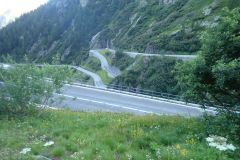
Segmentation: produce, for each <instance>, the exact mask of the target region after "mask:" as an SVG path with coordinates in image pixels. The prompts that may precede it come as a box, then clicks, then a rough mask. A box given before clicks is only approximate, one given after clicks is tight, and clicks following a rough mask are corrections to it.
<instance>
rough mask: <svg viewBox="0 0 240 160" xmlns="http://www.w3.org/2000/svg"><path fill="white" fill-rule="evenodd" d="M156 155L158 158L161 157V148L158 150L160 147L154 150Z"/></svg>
mask: <svg viewBox="0 0 240 160" xmlns="http://www.w3.org/2000/svg"><path fill="white" fill-rule="evenodd" d="M156 156H157V158H158V159H161V150H160V148H158V149H157V150H156Z"/></svg>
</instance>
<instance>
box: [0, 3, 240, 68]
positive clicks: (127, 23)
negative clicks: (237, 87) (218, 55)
mask: <svg viewBox="0 0 240 160" xmlns="http://www.w3.org/2000/svg"><path fill="white" fill-rule="evenodd" d="M147 2H148V4H147V5H146V6H144V7H141V6H140V1H135V0H134V1H133V0H124V1H123V0H102V1H99V0H98V1H94V0H89V1H88V4H87V6H86V7H85V8H82V7H81V5H80V1H79V0H71V1H63V0H52V1H50V2H49V3H48V4H46V5H44V6H42V7H40V8H38V9H36V10H34V11H32V12H30V13H29V14H25V15H23V16H21V17H20V18H19V19H17V20H16V21H15V22H13V23H11V24H10V25H8V26H7V27H5V28H3V29H1V30H0V53H1V54H4V55H6V54H11V55H12V56H13V57H14V58H15V59H16V60H17V61H21V60H22V58H23V54H26V53H27V54H28V56H29V57H30V59H31V60H34V61H38V62H49V63H50V62H51V60H52V57H53V56H54V55H57V54H58V55H59V56H60V57H61V63H68V64H72V63H74V64H77V65H78V64H80V63H81V62H84V61H85V60H86V59H87V57H88V50H89V42H90V41H91V39H92V37H93V36H94V35H96V34H97V33H100V34H99V39H98V42H99V45H100V46H99V47H100V48H106V47H107V42H110V41H111V42H113V44H114V46H115V47H116V48H119V49H125V50H135V51H140V52H144V51H145V50H146V48H147V46H149V45H151V46H152V47H153V48H154V52H155V53H159V51H162V52H163V53H165V52H171V53H172V52H174V53H176V54H181V52H184V53H190V54H194V53H195V52H196V51H198V50H199V49H200V47H201V43H200V40H199V35H201V33H202V31H204V30H205V29H206V28H207V27H204V26H202V24H203V23H205V22H209V23H215V20H214V19H215V18H216V17H217V16H218V15H219V14H220V13H221V9H222V8H223V7H229V8H231V9H232V8H236V7H238V6H239V5H240V3H239V1H238V0H218V1H217V3H214V5H211V4H212V3H213V2H215V1H214V0H198V1H196V0H178V1H176V3H174V4H169V5H164V4H163V3H159V2H160V1H159V0H152V1H147ZM210 6H214V7H210ZM206 7H210V8H211V13H210V15H207V16H205V15H204V14H203V10H204V9H206ZM29 24H31V25H29Z"/></svg>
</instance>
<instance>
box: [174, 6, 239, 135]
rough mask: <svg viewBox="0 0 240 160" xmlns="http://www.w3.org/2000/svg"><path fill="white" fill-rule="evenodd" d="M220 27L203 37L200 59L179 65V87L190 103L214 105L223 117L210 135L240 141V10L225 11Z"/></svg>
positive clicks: (212, 128)
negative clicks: (219, 135) (220, 135)
mask: <svg viewBox="0 0 240 160" xmlns="http://www.w3.org/2000/svg"><path fill="white" fill-rule="evenodd" d="M222 14H223V15H222V17H221V18H220V20H219V22H218V23H219V25H218V26H216V27H214V28H211V29H209V30H208V31H207V32H206V33H205V34H203V36H202V43H203V46H202V49H201V52H200V56H199V57H198V58H197V59H196V60H194V61H192V62H187V63H184V64H182V65H177V67H176V68H177V69H176V70H177V80H178V85H179V88H181V91H182V93H183V94H184V96H185V97H186V99H187V100H190V101H194V102H199V103H201V104H202V105H203V106H205V105H210V106H215V107H217V108H218V109H219V112H220V114H219V115H217V116H216V117H214V118H212V119H210V121H208V122H210V124H212V125H210V126H211V127H209V130H210V132H211V133H212V130H214V131H215V132H216V133H219V134H220V133H221V134H223V135H227V136H230V137H231V138H232V139H234V140H239V139H240V137H239V128H240V126H239V117H240V115H239V113H236V112H235V110H239V109H240V108H239V107H240V54H239V50H240V35H239V33H240V25H239V24H240V9H234V10H232V11H229V10H227V9H225V10H223V13H222Z"/></svg>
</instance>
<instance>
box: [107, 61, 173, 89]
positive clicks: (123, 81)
mask: <svg viewBox="0 0 240 160" xmlns="http://www.w3.org/2000/svg"><path fill="white" fill-rule="evenodd" d="M122 63H123V62H122ZM176 63H177V60H175V59H174V58H168V57H159V58H156V57H154V58H153V57H138V60H136V62H135V63H134V64H133V66H131V67H130V68H129V69H128V70H125V71H124V72H123V74H122V75H120V76H119V77H117V78H116V79H114V80H113V82H112V83H113V84H118V85H123V86H129V87H133V88H138V87H139V88H142V89H149V90H152V91H157V92H164V93H172V94H177V92H178V89H177V88H176V84H177V81H176V79H175V78H174V77H175V75H174V72H173V71H174V67H175V65H176Z"/></svg>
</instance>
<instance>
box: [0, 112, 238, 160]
mask: <svg viewBox="0 0 240 160" xmlns="http://www.w3.org/2000/svg"><path fill="white" fill-rule="evenodd" d="M205 138H206V135H205V132H204V125H203V122H202V121H201V120H200V119H195V118H184V117H180V116H155V115H146V116H134V115H130V114H115V113H85V112H70V111H46V112H44V113H43V114H42V115H41V116H40V117H39V116H37V115H32V116H27V117H24V116H23V117H21V118H19V117H18V118H9V117H1V118H0V157H1V158H0V159H1V160H5V159H6V160H9V159H13V160H15V159H19V160H25V159H26V160H28V159H43V158H44V157H47V158H50V159H54V160H59V159H64V160H65V159H66V160H68V159H69V160H73V159H79V160H81V159H85V160H101V159H102V160H160V159H162V160H215V159H216V160H217V159H219V160H230V159H236V157H238V156H239V154H238V153H237V152H238V151H239V149H237V150H235V151H219V150H217V149H215V148H212V147H209V146H208V144H207V143H206V140H205ZM48 142H54V144H51V145H49V146H44V145H45V144H46V143H48ZM24 148H30V149H31V151H29V152H27V153H26V154H21V153H20V152H21V151H22V150H23V149H24ZM40 156H41V157H40Z"/></svg>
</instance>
